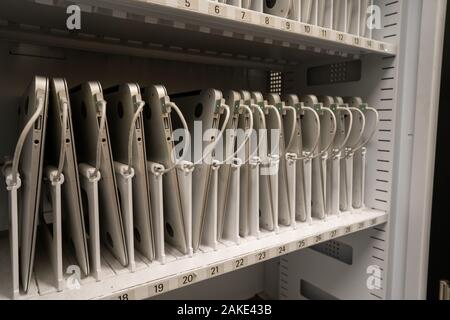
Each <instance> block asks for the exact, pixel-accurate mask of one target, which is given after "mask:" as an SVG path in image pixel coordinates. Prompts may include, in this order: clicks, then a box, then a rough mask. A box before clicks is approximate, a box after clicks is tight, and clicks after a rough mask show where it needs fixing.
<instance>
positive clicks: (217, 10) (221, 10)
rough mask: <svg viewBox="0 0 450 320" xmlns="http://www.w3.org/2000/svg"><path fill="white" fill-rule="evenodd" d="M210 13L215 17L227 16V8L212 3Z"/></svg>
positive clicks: (209, 8)
mask: <svg viewBox="0 0 450 320" xmlns="http://www.w3.org/2000/svg"><path fill="white" fill-rule="evenodd" d="M208 12H209V14H211V15H214V16H220V17H224V16H226V8H225V7H224V6H222V5H219V4H214V3H210V4H209V6H208Z"/></svg>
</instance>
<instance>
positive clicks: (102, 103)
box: [93, 95, 106, 176]
mask: <svg viewBox="0 0 450 320" xmlns="http://www.w3.org/2000/svg"><path fill="white" fill-rule="evenodd" d="M96 99H98V100H97V102H96V106H97V108H98V109H99V111H100V114H101V115H100V127H99V129H98V136H97V155H96V159H95V171H94V172H93V176H97V174H98V172H99V171H100V165H101V159H102V144H103V141H102V133H103V131H104V130H105V126H106V101H105V100H104V99H103V98H101V96H100V95H96Z"/></svg>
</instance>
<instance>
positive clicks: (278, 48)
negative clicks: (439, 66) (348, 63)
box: [0, 0, 397, 69]
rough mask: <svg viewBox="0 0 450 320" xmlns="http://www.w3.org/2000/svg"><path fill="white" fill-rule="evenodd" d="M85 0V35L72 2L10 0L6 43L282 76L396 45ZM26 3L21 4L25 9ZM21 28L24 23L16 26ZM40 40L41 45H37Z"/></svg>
mask: <svg viewBox="0 0 450 320" xmlns="http://www.w3.org/2000/svg"><path fill="white" fill-rule="evenodd" d="M189 1H190V2H189V3H190V7H189V8H187V7H186V6H185V3H186V2H185V0H146V1H144V0H89V1H87V0H80V1H78V2H77V3H78V4H79V6H80V8H81V10H82V12H83V14H82V20H81V30H78V31H77V30H75V31H69V30H67V28H66V19H67V13H66V8H67V6H68V5H70V4H72V3H70V2H68V1H52V0H32V1H11V0H4V1H2V3H1V4H0V9H1V8H2V6H4V8H5V9H6V8H7V9H8V10H0V12H2V11H3V13H0V38H4V39H7V40H11V41H28V42H32V43H37V44H40V45H48V46H60V47H68V48H72V49H79V50H91V51H97V52H105V53H113V54H124V55H136V56H147V57H151V58H162V59H169V60H186V61H190V62H197V63H208V64H218V65H219V64H223V65H226V64H232V65H245V66H250V67H266V68H270V69H276V68H277V67H278V68H280V67H284V66H289V65H295V64H298V63H301V62H304V61H310V60H314V59H316V60H320V59H322V60H323V58H324V56H327V55H332V56H335V57H336V56H337V57H343V58H357V57H359V56H360V55H361V54H377V55H382V56H392V55H395V54H396V52H397V47H396V45H394V44H391V43H386V42H380V41H376V40H373V39H367V38H362V37H358V36H355V35H352V34H348V33H343V32H337V31H335V30H331V29H325V28H320V27H317V26H314V25H308V24H303V23H300V22H298V21H294V20H288V19H283V18H279V17H276V16H271V15H266V14H263V13H260V12H257V11H252V10H246V9H241V8H238V7H235V6H232V5H226V4H221V3H218V2H210V1H207V0H189ZM18 2H20V3H18ZM16 21H20V24H16V23H15V22H16ZM36 37H37V39H36Z"/></svg>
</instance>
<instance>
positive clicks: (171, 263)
mask: <svg viewBox="0 0 450 320" xmlns="http://www.w3.org/2000/svg"><path fill="white" fill-rule="evenodd" d="M387 221H388V214H387V213H385V212H381V211H376V210H369V209H367V210H362V211H355V212H354V213H351V214H350V213H348V214H347V213H345V214H342V215H340V216H339V217H335V218H330V219H327V220H325V221H318V220H315V221H313V222H312V223H311V224H302V223H300V224H297V228H296V229H292V228H288V227H281V228H280V231H279V232H278V233H277V234H275V233H267V234H263V235H262V236H261V237H260V239H255V238H253V239H252V238H243V239H242V240H241V243H240V244H239V245H236V244H234V245H229V244H226V245H225V244H220V245H219V247H218V249H217V250H216V251H212V250H211V251H207V250H205V251H201V252H197V253H195V254H194V255H193V256H192V257H188V256H182V255H179V254H177V252H176V250H174V249H171V248H169V249H167V255H168V259H167V262H166V263H165V264H161V263H159V262H150V261H147V260H146V259H144V258H142V257H141V256H139V254H137V259H136V260H137V261H136V271H135V272H134V273H131V272H129V270H128V269H127V268H123V267H122V266H120V265H119V263H118V262H117V261H116V260H115V259H114V258H112V256H111V255H110V254H109V253H108V252H107V250H102V269H103V270H102V274H103V277H102V280H101V281H95V279H94V278H92V277H86V278H82V279H80V281H77V279H78V276H77V270H76V267H75V268H74V265H72V264H71V261H72V260H73V259H71V258H70V257H65V261H64V268H65V269H64V270H65V271H66V272H67V273H66V274H65V285H66V289H64V290H63V291H62V292H57V291H56V288H55V287H54V285H52V283H51V280H50V279H52V276H51V272H52V270H51V266H50V265H49V264H48V260H47V261H45V260H46V258H45V256H43V255H39V254H38V255H37V257H36V264H35V273H34V279H33V280H32V286H31V287H30V289H29V292H28V293H27V294H23V295H21V296H20V299H119V300H134V299H145V298H149V297H152V296H155V295H159V294H162V293H165V292H168V291H171V290H175V289H178V288H181V287H184V286H188V285H190V284H193V283H196V282H199V281H203V280H207V279H210V278H213V277H217V276H220V275H222V274H225V273H228V272H233V271H235V270H237V269H241V268H245V267H247V266H250V265H253V264H256V263H260V262H264V261H267V260H269V259H272V258H276V257H279V256H283V255H285V254H288V253H291V252H294V251H297V250H301V249H304V248H307V247H310V246H313V245H315V244H318V243H321V242H325V241H328V240H331V239H335V238H339V237H342V236H345V235H348V234H351V233H355V232H358V231H362V230H365V229H369V228H372V227H375V226H378V225H381V224H384V223H386V222H387ZM41 260H44V261H41ZM9 261H10V259H9V244H8V239H7V237H6V238H2V239H0V283H1V284H2V285H1V286H0V299H11V297H10V285H9V282H10V280H9V275H10V272H8V269H9V268H10V262H9ZM44 262H45V263H44ZM69 266H71V267H69ZM68 268H69V269H68ZM77 284H79V285H77ZM70 288H72V289H70Z"/></svg>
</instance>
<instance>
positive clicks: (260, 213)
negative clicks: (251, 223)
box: [259, 210, 262, 218]
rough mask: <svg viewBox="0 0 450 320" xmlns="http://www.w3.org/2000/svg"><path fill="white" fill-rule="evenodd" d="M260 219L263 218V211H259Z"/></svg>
mask: <svg viewBox="0 0 450 320" xmlns="http://www.w3.org/2000/svg"><path fill="white" fill-rule="evenodd" d="M259 217H260V218H261V217H262V212H261V210H259Z"/></svg>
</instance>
